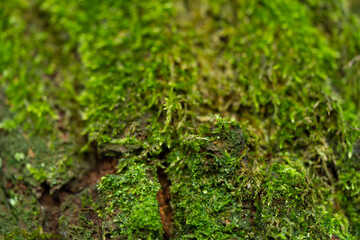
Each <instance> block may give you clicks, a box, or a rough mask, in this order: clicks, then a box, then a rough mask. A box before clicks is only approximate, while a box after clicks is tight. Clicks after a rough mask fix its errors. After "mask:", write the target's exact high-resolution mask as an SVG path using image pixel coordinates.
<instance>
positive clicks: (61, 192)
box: [39, 151, 118, 234]
mask: <svg viewBox="0 0 360 240" xmlns="http://www.w3.org/2000/svg"><path fill="white" fill-rule="evenodd" d="M88 157H89V158H90V159H91V158H92V160H90V165H91V166H92V167H91V169H90V170H89V171H87V172H86V173H85V174H84V175H83V176H82V177H81V178H74V179H72V180H71V181H70V182H68V183H67V184H65V185H63V186H62V187H61V188H60V189H58V190H55V191H53V192H52V191H51V187H50V186H49V184H47V183H43V184H42V189H43V192H42V195H41V197H40V198H39V203H40V205H41V207H42V210H43V223H42V225H43V229H44V232H48V233H55V234H59V224H58V220H59V217H60V216H61V214H62V204H63V203H64V202H66V200H67V199H68V198H69V197H70V196H78V194H80V193H81V192H82V191H83V190H85V189H86V188H90V187H92V186H94V185H95V184H97V183H98V181H99V180H100V179H101V177H103V176H105V175H107V174H114V173H115V172H116V166H117V164H118V161H117V158H110V157H107V156H105V155H102V154H98V152H97V151H94V152H92V153H91V154H90V156H88ZM79 208H80V206H79Z"/></svg>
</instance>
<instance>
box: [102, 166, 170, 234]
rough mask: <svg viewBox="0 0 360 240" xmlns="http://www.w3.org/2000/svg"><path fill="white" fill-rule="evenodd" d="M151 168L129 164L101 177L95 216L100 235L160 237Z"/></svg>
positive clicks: (160, 230)
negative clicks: (102, 232)
mask: <svg viewBox="0 0 360 240" xmlns="http://www.w3.org/2000/svg"><path fill="white" fill-rule="evenodd" d="M153 174H155V173H154V171H151V169H150V168H149V167H146V166H144V165H142V164H135V163H134V164H133V165H132V166H130V167H129V168H128V169H127V170H126V171H124V172H123V174H121V175H108V176H106V177H103V178H102V180H101V183H100V184H99V186H98V190H99V194H100V196H99V197H100V206H99V207H100V209H99V216H100V217H101V218H102V219H103V224H102V228H103V231H104V235H106V236H110V237H111V238H119V239H123V238H128V239H138V238H143V239H162V234H163V230H162V225H161V222H160V214H159V208H158V202H157V200H156V194H157V192H158V191H159V190H160V184H159V183H158V182H157V181H156V180H155V179H154V177H155V176H154V175H153Z"/></svg>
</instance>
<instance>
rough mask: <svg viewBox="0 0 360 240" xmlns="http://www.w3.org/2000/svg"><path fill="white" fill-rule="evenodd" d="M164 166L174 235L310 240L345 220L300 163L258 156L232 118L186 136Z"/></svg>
mask: <svg viewBox="0 0 360 240" xmlns="http://www.w3.org/2000/svg"><path fill="white" fill-rule="evenodd" d="M205 129H206V128H205ZM168 164H169V165H170V167H169V168H168V170H167V171H168V174H169V177H170V180H171V182H172V186H171V194H172V206H173V210H174V212H175V215H174V222H175V225H176V228H177V230H176V231H175V232H176V233H175V236H176V237H179V238H180V237H181V238H185V239H194V238H196V239H229V238H254V239H263V238H275V239H287V238H291V237H296V238H299V239H301V238H311V239H313V238H329V237H330V236H331V235H332V234H333V233H335V234H341V228H340V225H341V221H342V220H343V218H341V217H340V219H338V218H337V217H335V216H333V215H331V214H330V213H331V208H330V207H331V206H329V205H328V204H327V201H328V200H329V199H325V198H322V197H321V191H319V190H316V188H314V185H313V183H312V182H311V180H309V179H307V178H306V177H305V176H306V172H304V171H305V169H304V168H301V167H300V168H299V166H294V165H293V163H292V162H291V161H286V160H282V161H276V162H270V161H269V160H268V159H261V158H258V156H257V154H256V153H255V152H254V150H251V149H250V148H249V140H248V137H247V134H246V133H245V132H243V130H242V129H241V128H240V126H239V125H238V124H236V123H234V122H228V121H225V120H222V119H218V120H217V122H216V123H215V124H214V126H213V127H212V128H210V129H206V130H204V131H203V132H202V133H201V134H199V135H190V136H187V137H186V138H184V139H183V143H182V147H181V148H179V149H178V150H177V151H174V152H173V153H172V154H171V155H170V156H169V159H168ZM319 203H321V204H319Z"/></svg>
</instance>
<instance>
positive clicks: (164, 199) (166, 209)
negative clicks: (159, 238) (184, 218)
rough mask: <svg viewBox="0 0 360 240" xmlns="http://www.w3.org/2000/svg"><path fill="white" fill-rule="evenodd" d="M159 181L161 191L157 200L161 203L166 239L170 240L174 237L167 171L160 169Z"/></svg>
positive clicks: (162, 222)
mask: <svg viewBox="0 0 360 240" xmlns="http://www.w3.org/2000/svg"><path fill="white" fill-rule="evenodd" d="M156 172H157V176H158V180H159V182H160V185H161V189H160V191H159V192H158V194H157V195H156V199H157V200H158V202H159V210H160V217H161V224H162V226H163V230H164V236H163V237H164V239H165V240H168V239H170V238H171V236H172V229H173V222H172V216H173V214H172V209H171V206H170V200H171V194H170V185H171V183H170V180H169V179H168V176H167V174H166V173H165V170H164V169H163V168H161V167H158V168H157V170H156Z"/></svg>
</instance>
